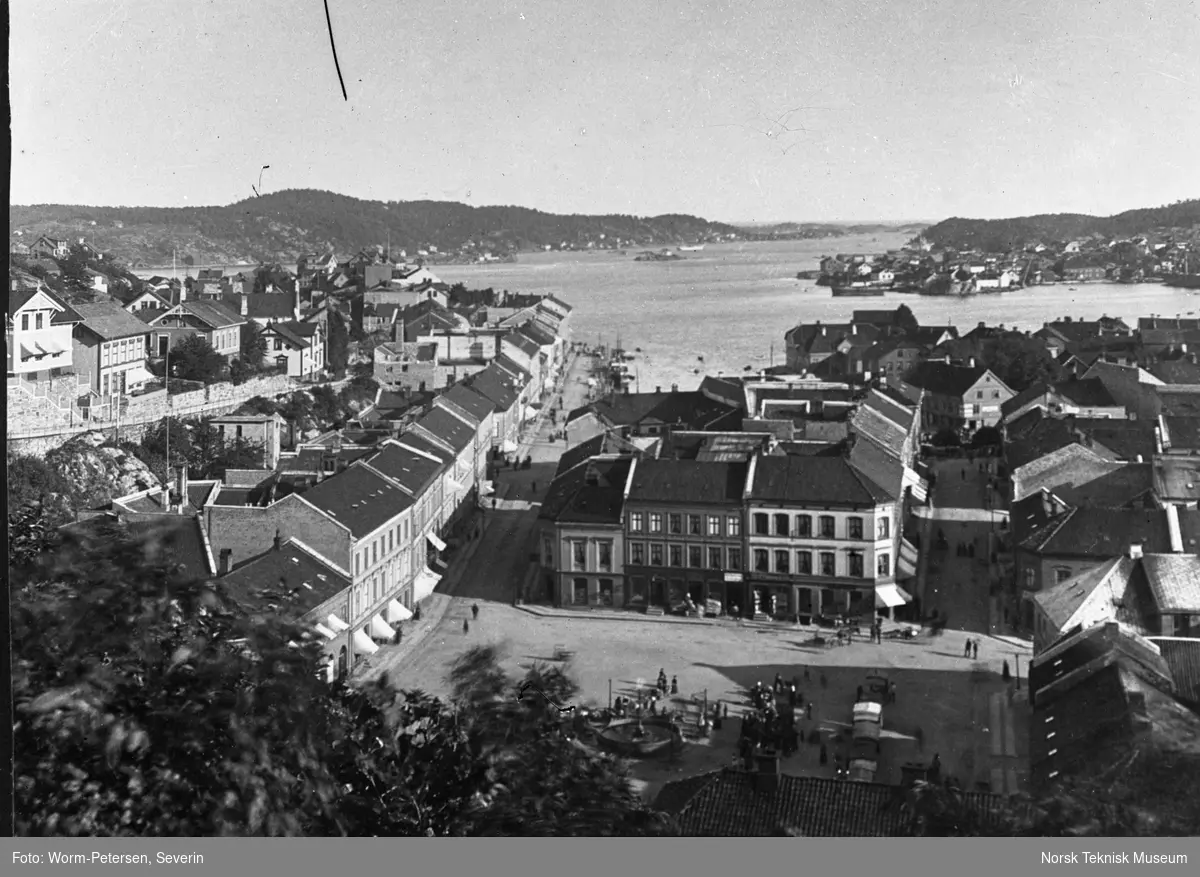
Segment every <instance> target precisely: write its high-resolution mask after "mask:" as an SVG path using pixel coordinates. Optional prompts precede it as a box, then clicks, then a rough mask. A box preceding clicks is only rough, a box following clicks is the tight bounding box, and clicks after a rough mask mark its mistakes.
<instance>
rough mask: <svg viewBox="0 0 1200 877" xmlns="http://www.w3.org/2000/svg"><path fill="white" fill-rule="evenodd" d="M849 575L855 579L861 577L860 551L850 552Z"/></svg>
mask: <svg viewBox="0 0 1200 877" xmlns="http://www.w3.org/2000/svg"><path fill="white" fill-rule="evenodd" d="M850 575H852V576H853V577H854V578H856V579H861V578H862V577H863V554H862V552H861V551H851V552H850Z"/></svg>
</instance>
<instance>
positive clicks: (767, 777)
mask: <svg viewBox="0 0 1200 877" xmlns="http://www.w3.org/2000/svg"><path fill="white" fill-rule="evenodd" d="M755 761H756V763H757V765H756V766H757V768H758V769H757V771H755V774H754V789H755V791H757V792H758V793H759V794H762V795H774V794H775V793H776V792H777V791H779V753H777V752H776V751H775V750H773V749H764V750H763V751H761V752H759V753H758V754H757V755H756V756H755Z"/></svg>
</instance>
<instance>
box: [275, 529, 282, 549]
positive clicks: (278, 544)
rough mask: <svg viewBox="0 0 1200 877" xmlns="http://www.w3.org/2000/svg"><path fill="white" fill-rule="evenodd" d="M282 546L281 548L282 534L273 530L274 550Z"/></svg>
mask: <svg viewBox="0 0 1200 877" xmlns="http://www.w3.org/2000/svg"><path fill="white" fill-rule="evenodd" d="M282 548H283V536H281V535H280V533H279V530H276V531H275V540H274V549H275V550H276V551H279V550H281V549H282Z"/></svg>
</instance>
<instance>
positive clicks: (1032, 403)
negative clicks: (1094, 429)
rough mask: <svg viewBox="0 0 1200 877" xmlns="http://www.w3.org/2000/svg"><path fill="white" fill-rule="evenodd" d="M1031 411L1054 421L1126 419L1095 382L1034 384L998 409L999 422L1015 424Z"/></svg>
mask: <svg viewBox="0 0 1200 877" xmlns="http://www.w3.org/2000/svg"><path fill="white" fill-rule="evenodd" d="M1034 408H1041V409H1043V410H1044V411H1046V412H1047V413H1049V414H1052V415H1053V416H1055V417H1061V416H1065V415H1068V414H1074V415H1076V416H1077V417H1086V418H1114V419H1118V420H1122V419H1124V418H1125V417H1126V413H1125V406H1124V405H1121V404H1120V403H1118V402H1117V401H1116V400H1115V399H1114V398H1113V397H1112V394H1111V393H1110V392H1109V391H1108V387H1106V386H1105V385H1104V382H1103V381H1101V380H1100V379H1099V378H1088V379H1086V380H1079V379H1074V380H1066V381H1060V382H1058V383H1057V384H1045V383H1042V382H1038V383H1036V384H1034V385H1033V386H1031V387H1029V388H1028V389H1027V390H1024V391H1023V392H1020V393H1018V394H1016V395H1015V396H1013V397H1012V398H1010V399H1008V400H1007V401H1006V402H1005V403H1004V404H1003V405H1001V406H1000V413H1001V422H1002V423H1008V422H1010V421H1012V420H1016V419H1017V418H1018V417H1020V416H1021V415H1022V414H1025V413H1027V412H1029V411H1032V410H1033V409H1034Z"/></svg>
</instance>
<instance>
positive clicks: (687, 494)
mask: <svg viewBox="0 0 1200 877" xmlns="http://www.w3.org/2000/svg"><path fill="white" fill-rule="evenodd" d="M746 471H747V465H746V464H745V463H741V462H736V463H703V462H700V461H698V460H652V459H651V460H641V461H640V462H639V463H638V465H637V468H636V469H635V470H634V474H633V479H632V481H631V483H630V487H629V498H630V500H635V501H638V502H668V503H682V504H685V505H693V504H701V505H707V504H716V505H727V504H729V503H739V502H741V498H742V492H743V491H744V490H745V487H746Z"/></svg>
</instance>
